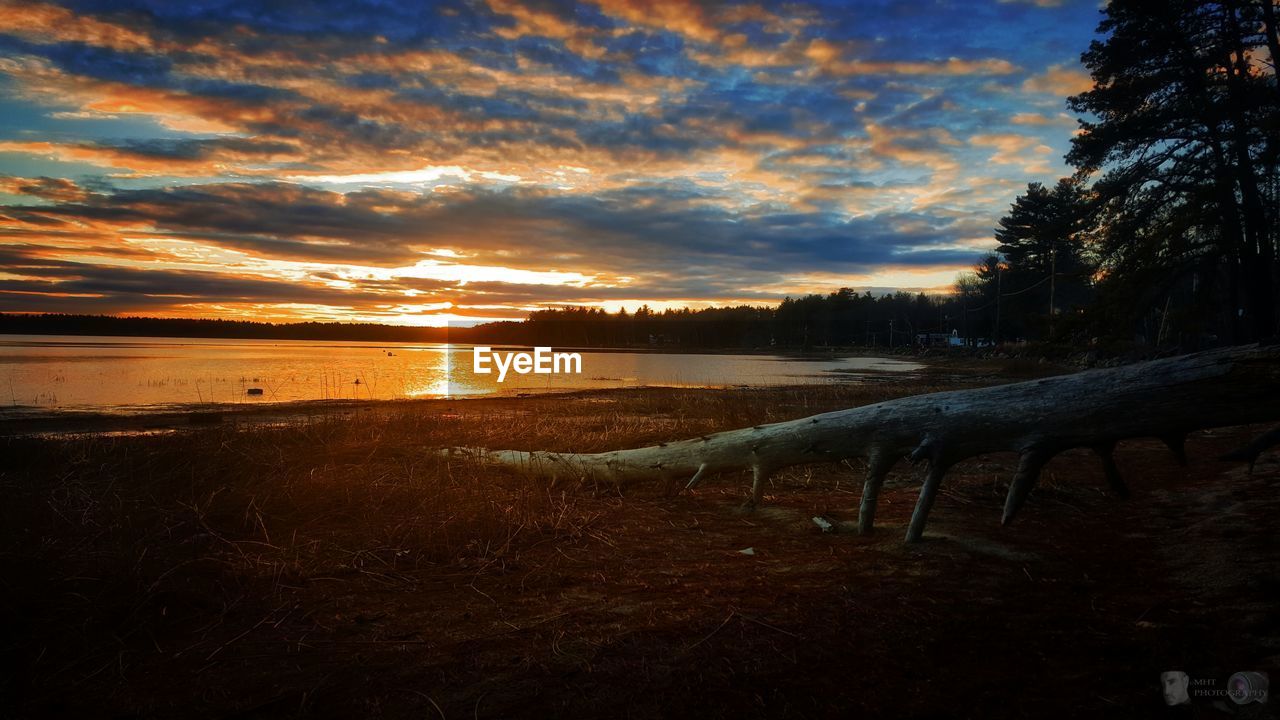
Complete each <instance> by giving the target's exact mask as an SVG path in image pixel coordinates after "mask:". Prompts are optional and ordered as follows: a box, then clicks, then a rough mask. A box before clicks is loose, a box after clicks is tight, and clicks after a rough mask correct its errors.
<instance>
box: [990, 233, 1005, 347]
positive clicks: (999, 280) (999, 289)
mask: <svg viewBox="0 0 1280 720" xmlns="http://www.w3.org/2000/svg"><path fill="white" fill-rule="evenodd" d="M1003 287H1004V265H1002V264H1000V256H999V255H996V326H995V327H994V328H992V330H991V344H992V345H999V344H1000V296H1001V295H1003V294H1004V290H1003Z"/></svg>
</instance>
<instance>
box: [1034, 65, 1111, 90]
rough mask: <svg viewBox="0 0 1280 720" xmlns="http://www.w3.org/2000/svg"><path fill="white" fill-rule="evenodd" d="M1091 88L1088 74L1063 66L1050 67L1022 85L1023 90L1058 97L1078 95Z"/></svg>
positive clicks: (1091, 82)
mask: <svg viewBox="0 0 1280 720" xmlns="http://www.w3.org/2000/svg"><path fill="white" fill-rule="evenodd" d="M1092 88H1093V79H1092V78H1091V77H1089V74H1088V73H1086V72H1084V71H1082V70H1076V69H1074V68H1068V67H1065V66H1063V65H1052V66H1050V67H1049V69H1048V70H1046V71H1045V72H1043V73H1041V74H1040V75H1032V76H1031V77H1029V78H1027V79H1026V80H1025V81H1024V82H1023V83H1022V89H1023V90H1027V91H1029V92H1039V93H1047V94H1049V95H1058V96H1060V97H1067V96H1068V95H1078V94H1079V93H1082V92H1084V91H1086V90H1090V89H1092Z"/></svg>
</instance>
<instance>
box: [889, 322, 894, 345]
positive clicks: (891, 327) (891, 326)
mask: <svg viewBox="0 0 1280 720" xmlns="http://www.w3.org/2000/svg"><path fill="white" fill-rule="evenodd" d="M889 347H891V348H892V347H893V321H892V320H890V321H889Z"/></svg>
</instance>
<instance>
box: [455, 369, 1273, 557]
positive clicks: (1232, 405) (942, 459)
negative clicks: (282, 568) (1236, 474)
mask: <svg viewBox="0 0 1280 720" xmlns="http://www.w3.org/2000/svg"><path fill="white" fill-rule="evenodd" d="M1275 420H1280V345H1266V346H1258V345H1251V346H1242V347H1235V348H1227V349H1222V350H1212V351H1207V352H1200V353H1195V354H1191V355H1183V356H1179V357H1173V358H1167V359H1162V360H1154V361H1151V362H1143V363H1136V364H1133V365H1128V366H1124V367H1119V368H1109V369H1101V370H1088V371H1084V372H1079V373H1075V374H1072V375H1064V376H1059V377H1051V378H1045V379H1042V380H1032V381H1029V382H1019V383H1013V384H1008V385H997V386H993V387H987V388H979V389H973V390H955V391H950V392H940V393H932V394H928V395H916V396H912V397H905V398H899V399H896V400H889V401H886V402H881V403H877V404H875V405H866V406H863V407H856V408H850V409H848V410H837V411H835V412H828V413H823V414H821V415H814V416H812V417H807V418H801V419H798V420H790V421H787V422H780V423H772V424H768V425H757V426H755V427H750V428H743V429H740V430H730V431H727V432H720V433H715V434H712V435H704V436H702V437H697V438H692V439H688V440H681V441H678V442H669V443H661V444H659V445H656V446H653V447H645V448H636V449H629V450H615V451H612V452H603V453H591V454H581V453H557V452H542V451H538V452H522V451H516V450H488V449H475V448H455V449H452V450H450V451H448V452H450V453H462V454H466V455H470V456H473V457H476V458H479V459H481V460H483V461H486V462H490V463H495V464H498V465H502V466H506V467H509V468H514V469H516V470H518V471H520V472H524V473H528V474H532V475H537V476H543V477H548V478H556V477H566V476H576V477H582V478H590V479H594V480H602V481H606V482H612V483H617V484H619V485H621V484H624V483H631V482H636V481H647V480H668V481H669V480H674V479H679V478H686V477H687V478H690V480H689V482H688V487H693V486H694V485H697V484H698V483H699V482H700V481H701V480H702V479H704V478H705V477H707V476H708V475H710V474H713V473H720V472H725V471H733V470H747V469H749V470H751V471H752V487H751V499H750V501H749V502H748V506H750V507H755V506H756V505H758V504H759V502H760V501H761V498H762V495H763V492H764V486H765V484H766V483H767V481H768V479H769V477H770V475H771V474H773V473H775V472H777V471H778V470H780V469H782V468H785V467H789V466H793V465H802V464H808V463H818V462H832V461H841V460H846V459H851V458H859V457H860V458H866V459H867V476H866V481H865V484H864V486H863V492H862V502H861V505H860V507H859V511H858V530H859V532H861V533H867V532H870V531H871V529H872V527H873V525H874V522H875V511H876V502H877V499H878V497H879V494H880V488H881V486H882V485H883V484H884V480H885V476H886V475H887V474H888V472H889V471H890V470H891V469H892V468H893V466H894V465H896V464H897V463H898V462H899V461H900V460H901V459H903V458H904V457H905V458H909V459H910V460H911V461H912V463H918V462H924V463H926V472H925V473H924V483H923V485H922V487H921V489H920V496H919V499H918V500H917V502H916V507H915V511H914V512H913V514H912V516H911V522H910V525H909V526H908V528H907V534H906V540H907V542H915V541H918V540H919V539H920V538H921V536H922V535H923V533H924V528H925V523H926V522H927V520H928V516H929V510H930V508H932V506H933V501H934V499H935V498H936V497H937V494H938V488H939V487H940V486H941V484H942V480H943V477H944V476H945V475H946V472H947V470H948V469H950V468H951V467H952V466H953V465H955V464H956V463H957V462H960V461H962V460H965V459H967V458H971V457H974V456H977V455H985V454H988V453H994V452H1003V451H1013V452H1016V453H1018V454H1019V462H1018V469H1017V472H1016V473H1015V474H1014V477H1013V481H1012V482H1011V483H1010V485H1009V490H1008V495H1007V497H1006V500H1005V505H1004V515H1003V518H1002V523H1003V524H1005V525H1007V524H1009V523H1010V522H1012V521H1013V519H1014V516H1015V515H1017V513H1018V510H1019V509H1020V508H1021V507H1022V505H1023V503H1025V502H1026V500H1027V496H1028V495H1029V494H1030V493H1031V490H1032V489H1033V488H1034V487H1035V484H1036V481H1037V479H1038V478H1039V476H1040V471H1041V470H1042V469H1043V468H1044V466H1045V464H1046V463H1047V462H1048V461H1049V460H1050V459H1051V458H1052V457H1053V456H1054V455H1056V454H1058V453H1060V452H1062V451H1064V450H1068V449H1072V448H1081V447H1084V448H1091V449H1092V450H1093V451H1094V452H1095V453H1096V454H1097V456H1098V457H1099V458H1100V459H1101V461H1102V469H1103V471H1104V473H1105V475H1106V478H1107V481H1108V483H1109V484H1110V486H1111V488H1112V489H1113V491H1115V492H1116V493H1117V494H1118V495H1121V496H1122V497H1123V496H1126V495H1127V494H1128V490H1127V489H1126V487H1125V484H1124V481H1123V480H1122V479H1121V477H1120V473H1119V470H1118V469H1117V468H1116V464H1115V461H1114V459H1113V457H1112V453H1113V450H1114V448H1115V444H1116V442H1118V441H1120V440H1125V439H1129V438H1135V437H1155V438H1160V439H1162V440H1163V441H1164V442H1165V443H1166V444H1167V445H1168V446H1169V447H1170V448H1171V449H1172V450H1173V452H1174V454H1175V455H1176V456H1177V457H1178V459H1179V460H1184V455H1183V441H1184V439H1185V438H1186V435H1187V433H1189V432H1192V431H1195V430H1202V429H1206V428H1214V427H1225V426H1230V425H1243V424H1247V423H1255V422H1266V421H1275Z"/></svg>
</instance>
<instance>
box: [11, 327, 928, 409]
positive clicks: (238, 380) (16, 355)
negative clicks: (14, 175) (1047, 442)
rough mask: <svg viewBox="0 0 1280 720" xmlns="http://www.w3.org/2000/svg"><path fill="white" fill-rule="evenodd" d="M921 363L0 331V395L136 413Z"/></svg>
mask: <svg viewBox="0 0 1280 720" xmlns="http://www.w3.org/2000/svg"><path fill="white" fill-rule="evenodd" d="M919 367H920V366H919V365H917V364H915V363H910V362H903V361H899V360H889V359H881V358H841V359H831V360H797V359H793V358H780V357H771V356H762V355H693V354H666V353H661V354H660V353H635V352H583V353H582V374H581V375H551V376H548V375H533V374H529V375H516V374H515V373H509V374H508V375H507V378H506V381H505V382H503V383H501V384H498V383H497V382H496V375H475V374H473V373H472V372H471V348H470V346H462V345H452V346H446V345H437V344H397V343H361V342H308V341H285V340H206V339H189V338H119V337H83V336H81V337H69V336H50V335H39V336H37V335H0V405H4V406H9V407H15V406H16V407H35V408H42V409H66V410H111V411H139V410H147V409H157V408H160V407H166V406H175V405H190V404H203V403H261V402H288V401H297V400H325V399H346V400H351V399H360V400H364V399H374V400H391V399H401V398H417V397H441V396H445V395H485V394H502V393H529V392H553V391H562V390H574V389H594V388H618V387H636V386H643V385H663V386H697V387H718V386H728V385H791V384H800V383H821V382H838V381H842V380H848V379H850V378H851V377H854V378H856V375H852V376H851V375H849V373H850V372H854V373H856V372H858V371H894V370H904V371H905V370H915V369H918V368H919ZM841 371H843V372H841ZM251 388H253V389H259V390H261V391H262V393H261V395H257V394H250V392H249V391H250V389H251Z"/></svg>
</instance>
